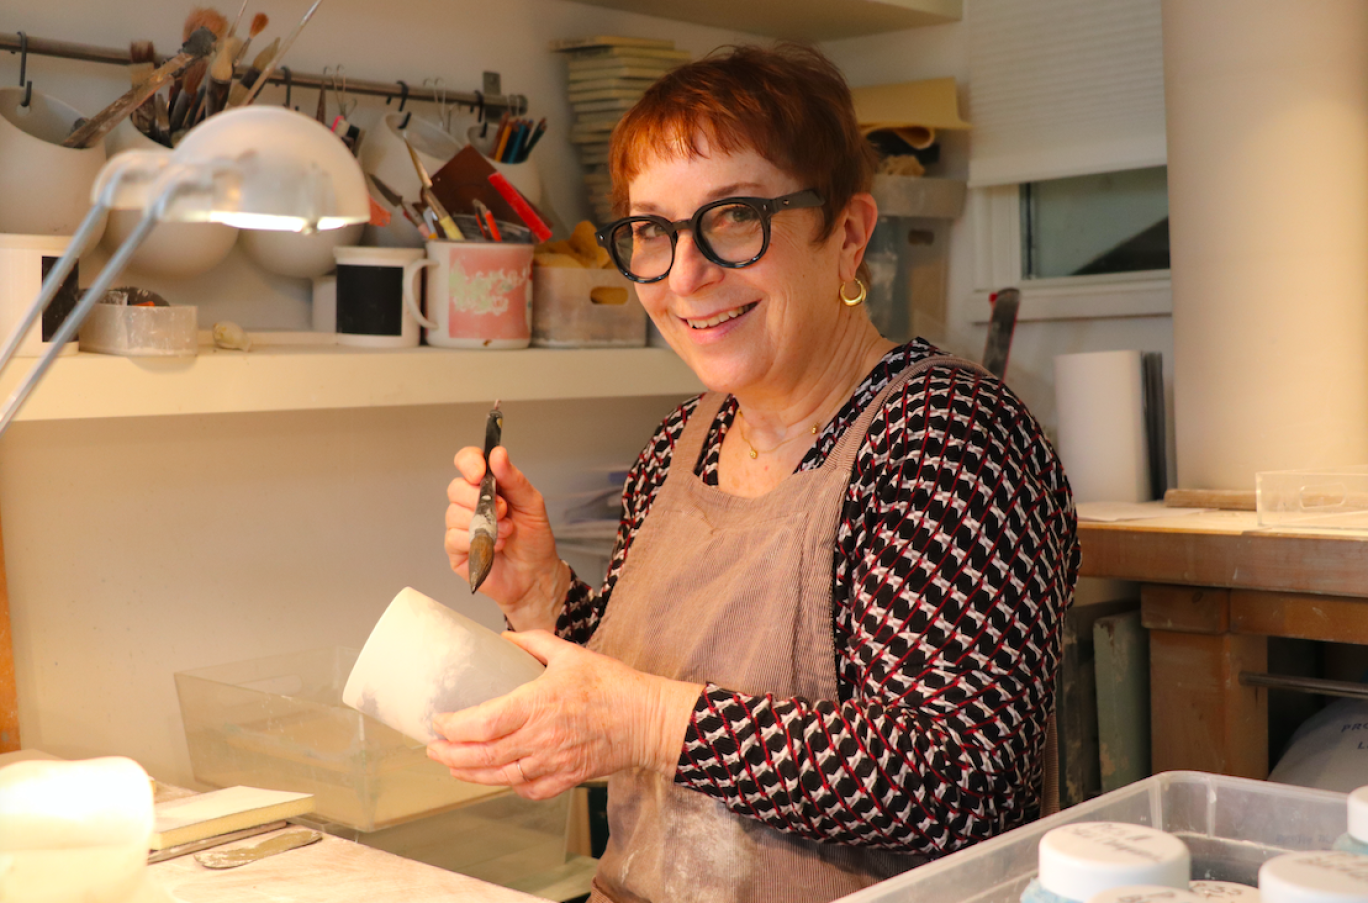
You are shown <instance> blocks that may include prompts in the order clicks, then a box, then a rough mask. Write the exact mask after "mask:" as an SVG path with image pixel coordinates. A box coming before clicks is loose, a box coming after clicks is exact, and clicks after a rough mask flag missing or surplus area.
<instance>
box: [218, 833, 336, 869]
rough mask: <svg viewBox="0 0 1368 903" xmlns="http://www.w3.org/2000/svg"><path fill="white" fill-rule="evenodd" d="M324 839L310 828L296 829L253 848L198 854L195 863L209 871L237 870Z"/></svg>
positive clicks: (252, 846)
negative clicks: (248, 864) (250, 863)
mask: <svg viewBox="0 0 1368 903" xmlns="http://www.w3.org/2000/svg"><path fill="white" fill-rule="evenodd" d="M322 839H323V834H322V833H321V832H319V831H314V830H311V829H309V828H295V829H294V830H291V831H286V832H284V833H283V834H277V835H275V836H274V837H268V838H267V839H265V840H263V841H261V842H260V843H256V844H252V845H251V846H245V847H235V848H233V849H231V850H210V851H209V852H207V853H196V854H195V861H196V862H198V863H199V864H200V865H202V866H204V867H205V868H207V869H231V868H237V867H238V866H240V865H246V864H247V863H249V862H256V861H257V860H258V859H265V858H266V857H267V856H274V855H275V854H277V853H284V852H286V851H287V850H294V849H298V848H299V847H307V846H308V845H309V844H311V843H317V842H318V841H320V840H322Z"/></svg>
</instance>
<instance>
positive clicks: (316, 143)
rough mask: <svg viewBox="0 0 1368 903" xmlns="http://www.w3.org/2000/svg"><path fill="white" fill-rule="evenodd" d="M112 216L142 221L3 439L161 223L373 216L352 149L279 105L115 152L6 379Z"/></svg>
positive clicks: (244, 223)
mask: <svg viewBox="0 0 1368 903" xmlns="http://www.w3.org/2000/svg"><path fill="white" fill-rule="evenodd" d="M110 209H125V210H141V211H142V217H141V219H139V221H138V225H137V226H136V227H135V228H134V229H133V231H132V232H131V233H130V234H129V236H128V238H127V239H125V240H124V242H123V244H121V245H119V247H118V249H117V250H116V251H115V252H114V254H113V255H112V256H111V257H110V258H109V261H108V263H106V264H105V267H104V269H102V270H101V271H100V273H99V274H98V275H97V276H96V277H95V280H94V281H93V282H92V283H91V284H90V287H89V288H88V289H86V291H85V294H84V295H83V296H82V297H81V300H80V301H79V302H78V303H77V305H76V307H75V308H74V309H73V310H72V311H71V313H69V314H68V315H67V317H66V318H65V319H64V320H63V321H62V324H61V326H60V327H59V328H58V330H57V332H56V333H55V334H54V335H53V337H52V340H51V342H50V343H49V347H48V348H47V349H45V351H44V352H43V355H42V357H40V358H39V359H38V362H37V363H36V364H34V366H33V369H32V370H30V371H29V373H28V375H27V376H25V378H24V381H23V382H22V383H20V384H19V386H18V388H16V389H15V390H14V393H13V394H12V395H10V397H9V400H8V401H6V402H5V406H4V409H3V410H0V434H3V433H4V431H5V430H6V429H8V428H9V425H10V422H11V421H12V420H13V419H14V417H15V415H16V414H17V413H18V412H19V408H20V407H21V406H22V405H23V403H24V400H25V399H27V398H28V396H29V393H30V392H32V391H33V389H34V387H35V386H36V385H37V384H38V381H39V380H40V379H42V377H43V374H44V373H46V372H47V369H48V368H49V367H50V366H52V362H53V360H54V359H55V358H56V357H57V355H58V353H60V352H61V350H62V346H63V345H64V344H66V342H68V341H70V340H71V339H72V338H73V337H74V336H75V334H76V331H77V330H78V329H80V327H81V323H82V322H83V321H84V320H85V318H86V316H87V315H88V314H89V313H90V310H91V308H92V307H94V305H95V304H96V303H98V302H99V300H100V299H101V298H103V297H104V294H105V292H106V291H108V289H109V287H110V285H111V284H112V283H113V281H114V279H115V278H116V277H117V276H118V275H119V272H120V271H121V270H122V269H123V268H124V266H125V265H126V264H127V263H128V259H129V258H130V257H132V256H133V252H134V251H136V250H137V248H138V245H139V244H141V243H142V242H143V240H144V239H145V238H147V235H148V233H149V232H151V231H152V227H153V226H155V225H156V224H157V222H159V221H165V222H184V223H206V222H208V223H224V224H227V225H230V226H237V227H238V228H241V229H271V230H277V231H289V232H313V231H316V230H322V229H338V228H341V227H342V226H346V225H349V224H351V223H360V222H365V221H367V220H368V219H369V218H370V204H369V201H368V195H367V191H366V183H365V177H364V176H363V175H362V174H361V168H360V166H359V165H358V164H357V162H356V159H355V158H354V157H353V156H352V155H351V152H350V151H349V150H347V147H346V145H344V144H343V143H342V142H341V140H339V139H338V138H337V136H336V135H334V134H333V133H332V132H330V131H328V129H327V128H325V127H324V126H322V125H320V124H319V123H318V122H316V121H315V120H313V119H310V118H309V117H307V116H303V115H301V114H299V113H296V112H293V111H291V110H287V109H284V108H281V107H255V106H252V107H238V108H234V109H231V110H227V111H225V112H223V113H219V114H217V115H215V116H211V117H209V118H208V119H206V120H205V121H204V122H203V123H201V124H200V125H198V126H196V127H195V128H193V129H191V130H190V131H189V132H188V133H186V135H185V138H184V139H183V140H182V141H181V143H180V144H179V145H178V146H177V147H176V149H175V150H174V151H170V150H150V151H129V152H125V153H122V154H118V155H116V156H115V157H114V158H113V159H111V160H110V161H109V162H108V163H106V164H105V166H104V168H103V169H101V170H100V174H99V177H98V178H97V179H96V180H95V186H94V188H92V190H91V208H90V212H89V213H88V214H87V215H86V218H85V219H84V220H82V222H81V225H80V226H79V227H78V228H77V230H76V234H75V235H74V236H72V239H71V242H70V243H69V244H68V245H67V250H66V253H65V254H63V255H62V257H61V259H60V260H59V261H58V262H57V264H56V266H54V267H53V268H52V269H51V271H50V272H49V273H48V276H47V278H46V279H44V280H43V287H42V289H40V290H39V292H38V297H37V298H36V299H35V300H34V302H33V304H32V306H30V307H29V309H28V310H27V311H26V312H25V314H24V316H23V318H22V320H21V321H20V322H19V324H18V326H17V328H16V329H15V330H14V332H13V333H12V334H11V335H10V336H9V338H8V339H7V340H6V342H5V344H4V346H3V348H0V372H3V371H4V369H5V367H7V366H8V365H9V363H10V360H11V359H12V358H13V357H14V354H15V352H16V351H17V349H18V348H19V345H20V343H21V342H22V341H23V337H24V335H25V334H27V333H28V331H29V329H31V328H32V326H33V324H34V323H35V322H37V320H38V318H39V317H40V316H42V313H43V311H44V310H45V309H46V308H47V306H48V304H50V303H51V302H52V299H53V298H54V297H56V295H57V292H58V290H59V289H60V287H61V285H62V283H63V281H65V280H66V278H67V275H68V274H69V273H70V272H71V269H72V267H74V266H75V264H76V259H77V258H78V257H79V256H80V250H81V248H82V247H84V246H85V244H86V243H87V242H88V241H89V240H90V239H91V238H93V236H94V232H95V230H96V228H98V225H99V222H100V218H101V217H102V216H103V215H104V213H105V212H106V211H107V210H110Z"/></svg>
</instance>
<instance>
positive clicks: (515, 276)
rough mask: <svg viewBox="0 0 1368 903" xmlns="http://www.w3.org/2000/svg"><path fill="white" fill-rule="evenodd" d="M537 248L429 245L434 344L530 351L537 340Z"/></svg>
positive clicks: (429, 325)
mask: <svg viewBox="0 0 1368 903" xmlns="http://www.w3.org/2000/svg"><path fill="white" fill-rule="evenodd" d="M532 247H533V246H532V245H529V244H513V243H509V242H478V241H430V242H428V244H427V255H428V259H427V261H426V264H427V276H426V279H427V282H426V285H427V296H426V298H427V300H426V304H425V307H426V309H427V311H426V312H427V316H426V317H424V319H423V321H422V325H423V326H424V327H425V328H426V330H427V342H428V344H429V345H439V346H441V347H444V348H526V347H527V346H528V344H529V342H530V341H531V339H532V327H531V323H532Z"/></svg>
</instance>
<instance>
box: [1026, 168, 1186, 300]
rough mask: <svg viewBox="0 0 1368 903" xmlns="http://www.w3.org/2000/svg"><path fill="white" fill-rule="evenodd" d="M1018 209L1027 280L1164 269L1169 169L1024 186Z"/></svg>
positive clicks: (1166, 254) (1102, 175) (1150, 169)
mask: <svg viewBox="0 0 1368 903" xmlns="http://www.w3.org/2000/svg"><path fill="white" fill-rule="evenodd" d="M1020 205H1021V243H1022V245H1021V263H1022V271H1021V276H1022V278H1024V279H1051V278H1062V277H1067V276H1098V275H1104V274H1108V273H1133V272H1143V271H1146V270H1167V269H1168V268H1169V243H1168V170H1167V168H1166V167H1163V166H1156V167H1151V168H1148V169H1132V170H1127V171H1125V172H1112V173H1103V174H1101V175H1090V176H1075V177H1073V178H1068V179H1050V180H1047V181H1040V182H1027V183H1025V184H1024V185H1022V186H1020Z"/></svg>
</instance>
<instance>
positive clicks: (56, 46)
mask: <svg viewBox="0 0 1368 903" xmlns="http://www.w3.org/2000/svg"><path fill="white" fill-rule="evenodd" d="M25 41H26V42H27V45H28V48H27V49H28V52H29V53H34V54H37V55H39V56H52V57H60V58H61V59H68V60H84V61H86V62H92V63H111V64H114V65H123V66H127V65H128V64H129V63H131V62H132V59H131V57H130V56H129V53H128V51H127V50H118V49H115V48H111V47H96V46H94V45H91V44H77V43H73V42H71V41H53V40H48V39H46V38H36V37H33V36H32V35H27V36H26V37H25V38H24V39H21V38H20V36H19V35H18V34H9V33H6V32H0V51H3V50H8V51H11V52H12V53H18V52H19V51H20V50H21V49H23V46H24V43H25ZM164 59H165V58H164V57H159V58H158V62H162V61H163V60H164ZM238 71H239V72H242V71H244V70H243V68H242V67H239V68H238ZM484 76H485V85H486V87H492V88H494V90H493V91H446V90H443V89H433V88H414V87H410V86H408V85H406V84H405V83H403V82H397V81H395V82H377V81H367V80H365V79H359V78H352V77H351V76H350V75H349V76H347V79H346V90H347V93H348V94H367V95H370V96H372V97H384V98H391V97H397V98H406V99H407V100H416V101H425V102H427V103H448V104H456V105H459V106H465V107H472V108H473V107H479V106H484V107H485V108H487V109H488V108H498V109H507V110H508V111H509V112H511V113H512V114H513V115H514V116H521V115H522V114H524V113H526V112H527V98H526V97H524V96H523V95H521V94H501V93H499V89H498V87H497V86H498V82H499V76H498V73H494V72H486V73H485V74H484ZM491 77H492V78H491ZM287 79H288V83H289V84H290V85H292V86H294V87H296V88H324V87H328V88H331V87H333V86H334V80H333V78H332V76H324V75H313V74H309V73H304V72H294V71H292V70H289V75H288V76H286V75H285V74H284V72H283V71H277V72H275V73H272V74H271V76H270V78H268V79H267V84H273V85H285V84H286V83H287Z"/></svg>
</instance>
